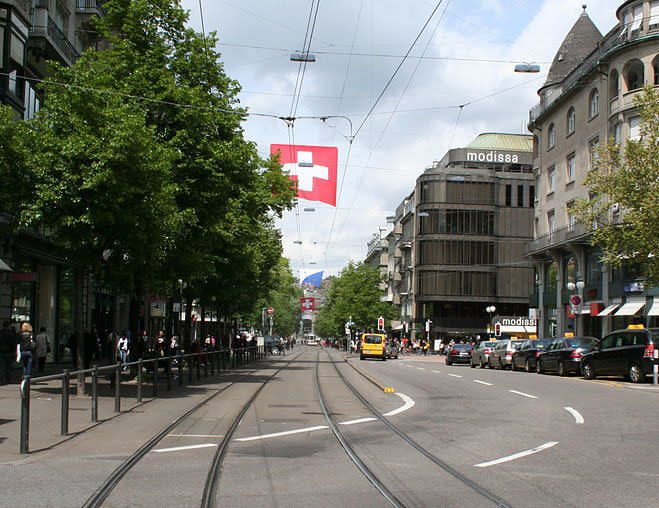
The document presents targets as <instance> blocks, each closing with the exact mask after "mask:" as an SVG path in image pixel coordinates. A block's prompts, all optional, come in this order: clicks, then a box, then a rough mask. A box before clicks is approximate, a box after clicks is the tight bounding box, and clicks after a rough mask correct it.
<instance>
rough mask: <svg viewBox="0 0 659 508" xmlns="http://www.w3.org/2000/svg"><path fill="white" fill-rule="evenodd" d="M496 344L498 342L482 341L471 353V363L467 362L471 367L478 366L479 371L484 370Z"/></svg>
mask: <svg viewBox="0 0 659 508" xmlns="http://www.w3.org/2000/svg"><path fill="white" fill-rule="evenodd" d="M498 343H499V341H498V340H484V341H483V342H481V343H480V344H479V345H478V347H477V348H476V349H474V350H473V351H472V353H471V361H470V362H469V363H470V364H471V367H472V368H474V367H476V365H480V367H481V369H484V368H485V366H486V365H488V363H487V362H488V360H489V359H490V354H491V353H492V351H493V350H494V348H495V347H496V346H497V344H498Z"/></svg>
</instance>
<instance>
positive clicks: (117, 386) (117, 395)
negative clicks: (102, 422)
mask: <svg viewBox="0 0 659 508" xmlns="http://www.w3.org/2000/svg"><path fill="white" fill-rule="evenodd" d="M115 369H116V370H115V371H114V412H115V413H121V362H117V366H116V367H115Z"/></svg>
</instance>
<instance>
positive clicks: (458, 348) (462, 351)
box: [446, 344, 474, 365]
mask: <svg viewBox="0 0 659 508" xmlns="http://www.w3.org/2000/svg"><path fill="white" fill-rule="evenodd" d="M473 350H474V346H472V345H471V344H453V345H452V346H451V347H450V348H449V350H448V353H446V365H452V364H454V363H470V362H471V352H472V351H473Z"/></svg>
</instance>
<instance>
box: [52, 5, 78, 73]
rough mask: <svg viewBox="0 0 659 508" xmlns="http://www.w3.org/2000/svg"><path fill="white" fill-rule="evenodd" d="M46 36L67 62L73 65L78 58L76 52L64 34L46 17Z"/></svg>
mask: <svg viewBox="0 0 659 508" xmlns="http://www.w3.org/2000/svg"><path fill="white" fill-rule="evenodd" d="M48 35H49V36H50V38H51V39H52V40H53V42H54V43H55V45H56V46H57V47H58V48H59V50H60V51H61V52H62V53H63V54H64V56H65V57H66V59H67V60H68V61H69V62H71V63H73V62H75V61H76V60H77V59H78V57H80V53H78V50H77V49H76V48H75V46H74V45H73V44H71V42H69V39H67V38H66V35H65V34H64V32H62V30H61V29H60V27H58V26H57V24H56V23H55V21H54V20H53V18H51V17H50V16H48Z"/></svg>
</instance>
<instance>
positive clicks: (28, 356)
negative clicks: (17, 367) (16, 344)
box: [16, 322, 37, 376]
mask: <svg viewBox="0 0 659 508" xmlns="http://www.w3.org/2000/svg"><path fill="white" fill-rule="evenodd" d="M20 335H21V343H20V348H19V354H18V355H17V356H16V361H17V362H20V363H22V364H23V376H31V375H32V362H33V360H34V353H35V351H36V349H37V345H36V343H35V342H34V339H33V338H32V325H30V323H26V322H24V323H22V324H21V334H20Z"/></svg>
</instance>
